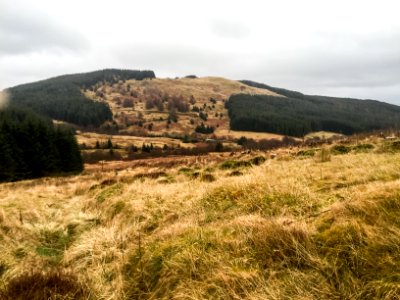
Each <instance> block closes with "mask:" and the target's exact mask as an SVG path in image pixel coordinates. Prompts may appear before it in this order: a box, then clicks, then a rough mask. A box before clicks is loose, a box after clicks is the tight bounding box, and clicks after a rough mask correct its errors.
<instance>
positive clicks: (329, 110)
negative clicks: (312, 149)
mask: <svg viewBox="0 0 400 300" xmlns="http://www.w3.org/2000/svg"><path fill="white" fill-rule="evenodd" d="M243 82H244V83H249V82H245V81H243ZM251 85H252V86H256V87H260V88H268V89H269V90H272V91H275V92H279V93H280V94H282V95H284V96H286V97H276V96H268V95H248V94H238V95H233V96H231V97H230V98H229V100H228V101H227V102H226V104H225V105H226V107H227V109H228V112H229V117H230V125H231V129H233V130H246V131H258V132H273V133H278V134H283V135H289V136H304V135H305V134H307V133H309V132H313V131H332V132H338V133H342V134H353V133H358V132H367V131H373V130H383V129H388V128H400V107H399V106H396V105H392V104H387V103H384V102H379V101H374V100H358V99H351V98H335V97H324V96H309V95H304V94H301V93H299V92H294V91H289V90H284V89H279V88H271V87H269V86H267V85H263V84H258V83H253V82H251Z"/></svg>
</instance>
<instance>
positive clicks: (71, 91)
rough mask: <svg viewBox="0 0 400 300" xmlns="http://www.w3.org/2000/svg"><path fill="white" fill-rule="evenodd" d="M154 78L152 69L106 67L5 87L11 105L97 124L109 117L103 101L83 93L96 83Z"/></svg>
mask: <svg viewBox="0 0 400 300" xmlns="http://www.w3.org/2000/svg"><path fill="white" fill-rule="evenodd" d="M146 78H150V79H151V78H155V74H154V72H153V71H136V70H117V69H107V70H100V71H95V72H90V73H82V74H73V75H63V76H59V77H54V78H50V79H47V80H42V81H38V82H34V83H29V84H24V85H19V86H16V87H13V88H10V89H8V92H9V93H10V96H11V102H12V103H13V104H16V105H19V106H23V107H28V108H30V109H32V110H33V111H35V112H37V113H39V114H41V115H45V116H48V117H50V118H52V119H57V120H62V121H66V122H69V123H73V124H76V125H80V126H93V127H98V126H100V125H101V124H103V123H104V122H105V121H109V120H112V112H111V109H110V107H109V105H108V104H107V103H105V102H100V101H93V100H91V99H88V98H87V97H86V96H85V95H84V94H83V92H82V90H84V89H88V88H90V87H91V86H93V85H94V84H96V83H98V82H109V83H116V82H118V81H119V80H127V79H136V80H142V79H146Z"/></svg>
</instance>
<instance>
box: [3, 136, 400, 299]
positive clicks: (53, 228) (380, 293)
mask: <svg viewBox="0 0 400 300" xmlns="http://www.w3.org/2000/svg"><path fill="white" fill-rule="evenodd" d="M399 143H400V142H399V141H390V142H385V141H381V140H379V139H377V138H374V139H370V140H365V141H362V142H360V144H344V145H332V146H326V148H324V149H322V150H321V149H301V150H299V149H292V150H291V152H288V151H287V150H282V151H280V152H279V151H278V157H276V158H275V159H269V158H268V154H267V153H254V154H251V155H241V154H236V155H234V156H229V154H218V155H217V154H214V155H209V156H203V157H191V158H169V159H165V160H163V159H157V160H146V161H145V162H142V164H141V162H140V161H137V162H136V165H135V167H134V168H133V169H129V168H128V169H125V170H123V171H119V172H116V171H115V170H109V171H108V169H105V170H104V171H103V172H101V171H100V169H97V170H92V171H90V170H88V171H86V173H84V174H82V175H80V176H74V177H69V178H45V179H40V180H30V181H24V182H19V183H11V184H2V185H1V186H0V240H1V243H0V250H1V251H0V282H1V284H0V295H1V296H0V298H1V299H42V298H40V297H39V296H38V295H39V294H40V295H41V297H43V293H46V295H45V296H46V297H53V298H52V299H55V298H56V297H58V298H57V299H399V295H400V280H399V274H400V256H399V253H400V251H399V245H400V223H399V218H398V215H399V213H400V197H399V190H400V181H399V172H398V170H399V167H400V152H398V151H399ZM343 153H347V154H343ZM260 156H264V157H265V158H267V160H266V161H265V162H263V160H262V159H261V158H259V157H260ZM256 157H258V158H256ZM35 295H36V296H37V298H35ZM68 297H69V298H68ZM46 299H47V298H46Z"/></svg>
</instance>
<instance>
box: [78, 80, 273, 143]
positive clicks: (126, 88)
mask: <svg viewBox="0 0 400 300" xmlns="http://www.w3.org/2000/svg"><path fill="white" fill-rule="evenodd" d="M238 93H247V94H262V95H275V96H279V95H278V94H276V93H274V92H271V91H269V90H266V89H259V88H254V87H249V86H247V85H245V84H243V83H240V82H237V81H234V80H228V79H224V78H218V77H203V78H177V79H153V80H143V81H137V80H127V81H126V82H117V83H114V84H110V83H106V84H103V85H96V86H95V87H94V89H93V90H87V91H86V93H85V95H86V96H87V97H89V98H92V99H94V100H96V101H106V102H107V103H108V104H109V105H110V107H111V110H112V112H113V115H114V121H115V122H116V125H115V124H111V123H110V124H109V126H108V129H111V131H112V129H114V132H119V133H120V134H133V135H139V136H145V135H150V136H151V135H153V136H154V135H165V134H168V135H172V136H183V135H185V134H186V135H191V134H193V133H195V129H196V127H197V126H199V125H201V123H204V124H205V126H210V127H213V128H214V129H215V130H214V134H215V135H217V136H230V135H231V134H230V132H229V118H228V114H227V110H226V109H225V107H224V103H225V101H226V100H227V99H228V98H229V97H230V96H231V95H233V94H238ZM106 129H107V128H106Z"/></svg>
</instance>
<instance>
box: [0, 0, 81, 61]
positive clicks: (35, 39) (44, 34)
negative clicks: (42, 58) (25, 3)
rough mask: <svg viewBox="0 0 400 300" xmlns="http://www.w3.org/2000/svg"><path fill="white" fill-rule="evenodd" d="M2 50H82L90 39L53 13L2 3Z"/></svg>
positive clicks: (0, 16)
mask: <svg viewBox="0 0 400 300" xmlns="http://www.w3.org/2000/svg"><path fill="white" fill-rule="evenodd" d="M0 40H1V44H0V54H3V55H18V54H26V53H32V52H38V51H53V52H54V51H81V50H83V49H85V48H87V47H88V42H87V41H86V39H85V38H84V37H83V36H82V35H81V34H79V32H74V31H73V30H71V29H69V28H67V27H65V26H63V25H62V24H59V23H58V22H57V21H56V20H54V19H52V18H51V17H50V16H48V15H45V14H41V13H39V12H33V13H32V12H30V11H28V10H27V9H25V10H24V8H22V7H12V6H11V5H9V6H6V5H5V4H0Z"/></svg>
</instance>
